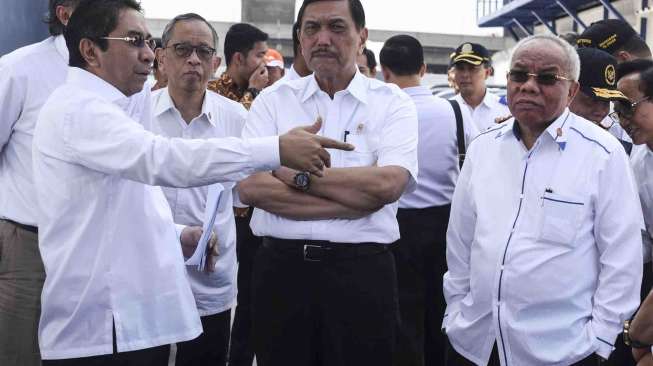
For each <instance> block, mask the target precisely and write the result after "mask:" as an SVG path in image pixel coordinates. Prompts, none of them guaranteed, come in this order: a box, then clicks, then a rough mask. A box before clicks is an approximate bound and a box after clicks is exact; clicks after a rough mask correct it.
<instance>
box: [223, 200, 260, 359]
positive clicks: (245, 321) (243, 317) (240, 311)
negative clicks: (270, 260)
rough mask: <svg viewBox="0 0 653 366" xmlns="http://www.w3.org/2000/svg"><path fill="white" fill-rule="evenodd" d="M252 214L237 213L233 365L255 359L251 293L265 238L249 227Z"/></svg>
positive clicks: (232, 340) (231, 355) (231, 349)
mask: <svg viewBox="0 0 653 366" xmlns="http://www.w3.org/2000/svg"><path fill="white" fill-rule="evenodd" d="M251 218H252V216H251V209H250V214H249V215H247V217H236V257H237V259H238V279H237V281H238V282H237V284H238V295H237V296H238V297H237V300H238V305H236V311H235V313H234V324H233V328H232V329H231V346H230V347H229V366H252V363H253V362H254V347H253V346H252V330H251V328H252V320H251V312H252V311H251V306H250V304H251V298H250V297H251V282H252V267H253V265H254V256H255V255H256V251H257V250H258V248H259V247H260V246H261V238H260V237H258V236H256V235H254V234H253V233H252V229H251V228H250V227H249V222H250V220H251Z"/></svg>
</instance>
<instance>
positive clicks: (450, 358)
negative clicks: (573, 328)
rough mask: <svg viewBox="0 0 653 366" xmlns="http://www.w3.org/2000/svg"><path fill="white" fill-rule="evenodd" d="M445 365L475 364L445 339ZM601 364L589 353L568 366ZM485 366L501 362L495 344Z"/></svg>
mask: <svg viewBox="0 0 653 366" xmlns="http://www.w3.org/2000/svg"><path fill="white" fill-rule="evenodd" d="M446 365H447V366H475V364H474V363H473V362H471V361H469V360H467V359H466V358H465V357H463V356H462V355H460V354H459V353H458V352H456V350H455V349H454V348H453V347H452V346H451V344H450V343H449V342H448V341H447V362H446ZM603 365H605V363H604V362H602V360H601V357H599V356H597V355H596V354H591V355H589V356H587V357H586V358H585V359H583V360H581V361H578V362H576V363H574V364H573V365H570V366H603ZM487 366H501V363H500V361H499V352H498V351H497V345H496V344H495V345H494V348H493V349H492V354H491V355H490V361H489V362H488V363H487Z"/></svg>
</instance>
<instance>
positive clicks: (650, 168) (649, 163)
mask: <svg viewBox="0 0 653 366" xmlns="http://www.w3.org/2000/svg"><path fill="white" fill-rule="evenodd" d="M633 147H634V146H633ZM630 162H631V164H632V166H633V171H634V173H635V183H636V184H637V189H638V191H639V200H640V202H641V204H642V211H643V212H644V225H645V226H646V230H645V232H644V233H642V234H643V236H644V238H645V243H644V245H645V250H646V251H647V252H649V253H650V252H651V245H653V151H651V148H650V147H648V146H646V145H641V146H637V149H633V153H632V155H631V156H630Z"/></svg>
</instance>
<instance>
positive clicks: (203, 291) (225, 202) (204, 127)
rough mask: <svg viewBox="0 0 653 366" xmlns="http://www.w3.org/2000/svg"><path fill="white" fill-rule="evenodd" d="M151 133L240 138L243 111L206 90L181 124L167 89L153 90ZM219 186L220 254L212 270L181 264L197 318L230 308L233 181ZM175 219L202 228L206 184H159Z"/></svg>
mask: <svg viewBox="0 0 653 366" xmlns="http://www.w3.org/2000/svg"><path fill="white" fill-rule="evenodd" d="M152 97H153V110H154V117H153V125H152V131H153V132H154V133H156V134H159V135H162V136H167V137H179V138H185V139H207V138H214V137H240V135H241V133H242V130H243V125H244V124H245V120H246V119H247V110H245V108H244V107H243V106H242V105H241V104H240V103H237V102H235V101H232V100H230V99H227V98H225V97H223V96H221V95H218V94H216V93H214V92H212V91H208V90H207V92H206V94H205V97H204V103H203V104H202V112H201V114H200V115H199V116H197V117H196V118H194V119H193V120H192V121H191V122H190V123H188V124H187V123H186V121H184V119H183V118H182V117H181V113H180V112H179V110H177V108H176V107H175V105H174V103H173V101H172V99H171V98H170V94H169V93H168V88H164V89H160V90H157V91H155V92H154V93H153V95H152ZM222 185H223V186H224V190H223V191H222V194H221V196H220V205H219V206H218V214H217V216H216V221H215V224H214V226H213V227H214V231H215V233H216V234H217V236H218V249H219V252H220V255H219V256H218V260H217V262H216V264H215V271H214V272H212V273H209V274H207V273H204V272H201V271H198V270H197V266H187V267H186V270H187V272H188V279H189V282H190V287H191V289H192V291H193V296H195V304H196V305H197V310H198V311H199V313H200V316H207V315H214V314H217V313H221V312H223V311H226V310H228V309H230V308H231V307H232V306H233V304H234V300H235V299H236V223H235V221H234V214H233V208H232V206H233V195H232V189H233V187H234V185H235V184H234V183H222ZM162 189H163V194H164V195H165V197H166V199H167V200H168V204H169V205H170V209H171V210H172V218H173V219H174V221H175V223H177V224H182V225H189V226H202V225H203V223H204V210H205V208H206V198H207V195H208V186H202V187H194V188H172V187H162Z"/></svg>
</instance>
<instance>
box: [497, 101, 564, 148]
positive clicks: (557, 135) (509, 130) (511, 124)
mask: <svg viewBox="0 0 653 366" xmlns="http://www.w3.org/2000/svg"><path fill="white" fill-rule="evenodd" d="M570 117H571V112H569V109H568V108H565V110H564V111H563V112H562V114H561V115H560V116H559V117H558V118H556V119H555V120H554V121H553V123H551V124H550V125H549V127H547V128H546V130H544V132H543V133H542V135H540V138H542V136H543V135H545V134H546V135H549V136H550V137H551V139H552V141H554V142H555V143H557V144H558V147H559V148H560V150H564V149H565V148H566V147H567V141H568V140H567V136H568V134H569V133H568V132H569V127H570V126H571V123H572V121H571V120H570ZM506 124H507V126H506V127H505V128H502V129H501V130H500V131H499V133H498V134H497V136H496V137H497V138H499V137H501V136H507V135H509V134H512V135H513V136H514V137H515V138H516V139H517V140H518V141H521V130H520V128H519V124H518V123H517V122H516V120H515V119H514V118H511V119H510V120H509V121H508V122H506Z"/></svg>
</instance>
